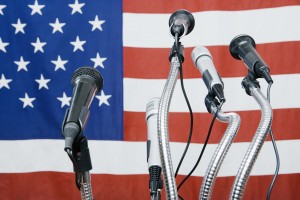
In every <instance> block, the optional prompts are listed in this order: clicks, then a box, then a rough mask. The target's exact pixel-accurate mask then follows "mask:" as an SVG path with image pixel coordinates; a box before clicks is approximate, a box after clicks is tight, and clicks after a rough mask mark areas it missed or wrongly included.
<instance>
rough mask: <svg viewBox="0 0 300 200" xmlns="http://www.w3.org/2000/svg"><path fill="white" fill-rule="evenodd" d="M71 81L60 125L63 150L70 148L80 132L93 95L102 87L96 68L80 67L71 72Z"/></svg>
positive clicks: (85, 120)
mask: <svg viewBox="0 0 300 200" xmlns="http://www.w3.org/2000/svg"><path fill="white" fill-rule="evenodd" d="M71 83H72V86H73V96H72V100H71V105H70V108H69V109H68V110H67V112H66V115H65V118H64V122H63V126H62V134H63V136H64V137H65V150H67V149H72V144H73V141H74V140H75V138H76V137H78V136H79V135H80V134H82V132H83V130H84V128H85V126H86V123H87V120H88V117H89V113H90V111H89V107H90V105H91V102H92V100H93V98H94V97H95V95H96V94H97V93H98V92H99V91H100V90H101V89H102V86H103V78H102V76H101V74H100V73H99V72H98V71H97V70H96V69H94V68H91V67H81V68H79V69H77V70H76V71H75V72H74V73H73V76H72V81H71Z"/></svg>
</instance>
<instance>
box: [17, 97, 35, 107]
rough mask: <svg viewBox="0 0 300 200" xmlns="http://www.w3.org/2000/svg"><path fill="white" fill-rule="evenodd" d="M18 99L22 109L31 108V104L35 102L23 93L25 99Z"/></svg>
mask: <svg viewBox="0 0 300 200" xmlns="http://www.w3.org/2000/svg"><path fill="white" fill-rule="evenodd" d="M19 99H20V101H22V102H23V108H26V107H27V106H30V107H32V108H33V104H32V102H33V101H34V100H35V98H29V96H28V94H27V93H25V97H24V98H19Z"/></svg>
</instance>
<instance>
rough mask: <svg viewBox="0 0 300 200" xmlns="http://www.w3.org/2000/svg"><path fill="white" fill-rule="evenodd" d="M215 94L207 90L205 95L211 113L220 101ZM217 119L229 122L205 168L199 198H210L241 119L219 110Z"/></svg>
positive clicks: (216, 108) (213, 112)
mask: <svg viewBox="0 0 300 200" xmlns="http://www.w3.org/2000/svg"><path fill="white" fill-rule="evenodd" d="M215 97H216V96H215V95H214V94H213V93H212V92H209V93H208V94H207V96H206V97H205V105H206V108H207V111H208V112H209V113H211V114H215V113H216V112H217V110H218V106H219V105H220V103H219V102H218V100H217V99H216V98H215ZM217 119H218V120H219V121H221V122H224V123H229V125H228V127H227V129H226V131H225V133H224V135H223V137H222V139H221V142H220V143H219V145H218V146H217V149H216V150H215V152H214V154H213V156H212V159H211V161H210V163H209V165H208V168H207V170H206V174H205V176H204V177H203V181H202V186H201V190H200V195H199V199H201V200H202V199H210V198H211V195H212V191H213V187H214V184H215V180H216V178H217V174H218V172H219V169H220V167H221V165H222V163H223V160H224V158H225V156H226V154H227V152H228V150H229V148H230V146H231V144H232V142H233V140H234V138H235V136H236V133H237V131H238V129H239V127H240V123H241V119H240V116H239V115H238V114H236V113H223V112H222V111H221V110H219V112H218V114H217Z"/></svg>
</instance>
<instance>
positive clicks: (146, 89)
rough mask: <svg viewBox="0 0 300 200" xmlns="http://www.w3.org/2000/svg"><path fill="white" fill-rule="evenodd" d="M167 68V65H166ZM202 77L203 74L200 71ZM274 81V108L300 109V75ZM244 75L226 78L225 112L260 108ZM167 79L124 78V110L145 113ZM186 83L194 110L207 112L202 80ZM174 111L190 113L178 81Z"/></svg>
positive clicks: (275, 76) (159, 94) (276, 77)
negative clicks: (247, 88)
mask: <svg viewBox="0 0 300 200" xmlns="http://www.w3.org/2000/svg"><path fill="white" fill-rule="evenodd" d="M166 67H167V66H166ZM199 76H200V73H199ZM272 78H273V80H274V84H273V86H272V89H271V106H272V108H273V109H281V108H300V93H299V92H295V91H294V90H293V89H292V88H294V87H296V86H297V85H300V74H289V75H272ZM242 79H243V78H241V77H238V78H223V82H224V85H225V86H224V87H225V92H224V93H225V97H226V102H225V104H224V106H223V111H243V110H259V109H260V108H259V106H258V104H257V103H256V102H255V100H254V99H253V97H251V96H248V95H247V94H246V92H245V90H244V89H243V88H242V86H241V82H242ZM259 82H260V85H261V87H262V92H263V93H264V94H266V86H267V84H266V82H265V80H264V79H259ZM165 83H166V80H165V79H163V80H162V79H155V80H154V79H131V78H125V79H124V110H125V111H136V112H145V110H146V104H147V103H148V101H149V100H150V99H151V98H153V97H160V96H161V93H162V90H163V87H164V84H165ZM184 85H185V88H186V91H187V95H188V98H189V100H190V102H191V106H192V108H193V111H194V112H205V113H206V112H207V110H206V107H205V105H204V98H205V96H206V95H207V89H206V86H205V84H204V82H203V81H202V79H200V78H199V79H185V80H184ZM170 111H171V112H187V111H188V109H187V106H186V103H185V100H184V98H183V94H182V92H181V88H180V82H179V81H177V83H176V87H175V90H174V94H173V98H172V102H171V107H170Z"/></svg>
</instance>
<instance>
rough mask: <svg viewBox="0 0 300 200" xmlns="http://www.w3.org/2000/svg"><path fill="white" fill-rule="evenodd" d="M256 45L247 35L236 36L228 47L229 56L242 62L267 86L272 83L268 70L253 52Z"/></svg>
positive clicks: (255, 52)
mask: <svg viewBox="0 0 300 200" xmlns="http://www.w3.org/2000/svg"><path fill="white" fill-rule="evenodd" d="M255 47H256V44H255V41H254V39H253V38H252V37H250V36H249V35H238V36H236V37H235V38H233V39H232V41H231V42H230V45H229V50H230V54H231V55H232V57H234V58H235V59H237V60H243V61H244V63H245V64H246V66H247V68H248V69H249V71H251V72H252V73H253V74H254V75H256V76H257V77H258V78H262V77H263V78H264V79H265V80H266V81H267V82H268V83H269V84H270V83H273V80H272V78H271V76H270V69H269V67H268V66H267V64H266V63H265V62H264V61H263V59H262V58H261V57H260V55H259V54H258V53H257V51H256V50H255Z"/></svg>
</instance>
